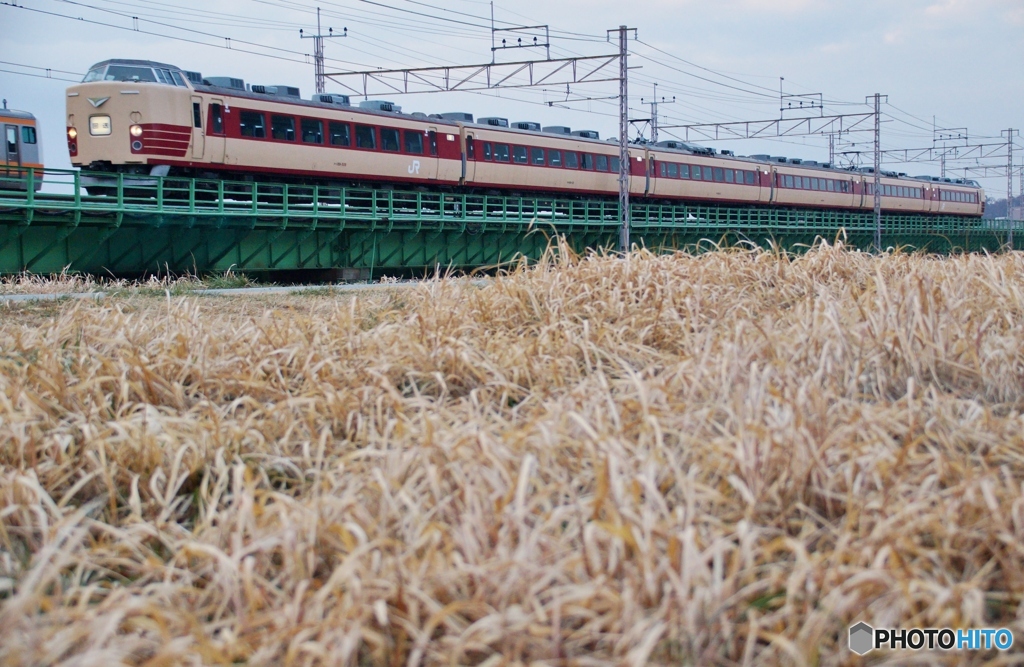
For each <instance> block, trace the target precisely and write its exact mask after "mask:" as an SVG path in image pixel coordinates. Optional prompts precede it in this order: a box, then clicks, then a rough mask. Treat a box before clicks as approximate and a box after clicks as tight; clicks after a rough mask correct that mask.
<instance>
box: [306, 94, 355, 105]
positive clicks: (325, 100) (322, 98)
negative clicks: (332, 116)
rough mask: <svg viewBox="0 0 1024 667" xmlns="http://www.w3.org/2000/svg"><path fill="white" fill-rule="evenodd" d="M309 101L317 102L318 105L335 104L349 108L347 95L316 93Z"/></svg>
mask: <svg viewBox="0 0 1024 667" xmlns="http://www.w3.org/2000/svg"><path fill="white" fill-rule="evenodd" d="M311 99H312V101H314V102H319V103H320V104H336V105H338V106H343V107H347V106H349V99H348V95H339V94H338V93H317V94H316V95H314V96H313V97H312V98H311Z"/></svg>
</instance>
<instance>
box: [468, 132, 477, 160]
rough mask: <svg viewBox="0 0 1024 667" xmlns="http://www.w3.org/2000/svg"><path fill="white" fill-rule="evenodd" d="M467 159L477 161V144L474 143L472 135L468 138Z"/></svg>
mask: <svg viewBox="0 0 1024 667" xmlns="http://www.w3.org/2000/svg"><path fill="white" fill-rule="evenodd" d="M466 159H467V160H475V159H476V142H475V141H473V135H472V134H471V135H469V136H467V137H466Z"/></svg>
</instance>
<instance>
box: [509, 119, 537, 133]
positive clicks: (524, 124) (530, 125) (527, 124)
mask: <svg viewBox="0 0 1024 667" xmlns="http://www.w3.org/2000/svg"><path fill="white" fill-rule="evenodd" d="M512 127H514V128H516V129H517V130H531V131H533V132H540V123H534V122H531V121H528V120H521V121H519V122H517V123H512Z"/></svg>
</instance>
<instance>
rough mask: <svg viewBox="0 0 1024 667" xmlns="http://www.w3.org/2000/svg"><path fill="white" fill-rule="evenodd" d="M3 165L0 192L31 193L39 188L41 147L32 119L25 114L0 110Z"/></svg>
mask: <svg viewBox="0 0 1024 667" xmlns="http://www.w3.org/2000/svg"><path fill="white" fill-rule="evenodd" d="M0 131H2V132H3V140H4V163H3V165H0V190H26V189H28V187H29V185H28V183H29V178H30V177H31V179H32V181H33V187H32V189H33V190H36V191H38V190H39V188H41V187H42V185H43V174H42V168H43V144H42V141H41V137H40V134H39V123H38V121H37V120H36V117H35V116H33V115H32V114H30V113H29V112H27V111H15V110H13V109H0Z"/></svg>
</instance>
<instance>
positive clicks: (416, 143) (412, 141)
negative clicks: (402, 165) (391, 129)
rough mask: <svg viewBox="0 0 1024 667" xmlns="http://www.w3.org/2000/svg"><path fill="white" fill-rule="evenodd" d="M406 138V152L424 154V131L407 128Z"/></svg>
mask: <svg viewBox="0 0 1024 667" xmlns="http://www.w3.org/2000/svg"><path fill="white" fill-rule="evenodd" d="M404 139H405V152H406V153H412V154H413V155H423V133H421V132H420V131H419V130H406V131H405V136H404ZM470 145H472V144H470Z"/></svg>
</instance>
